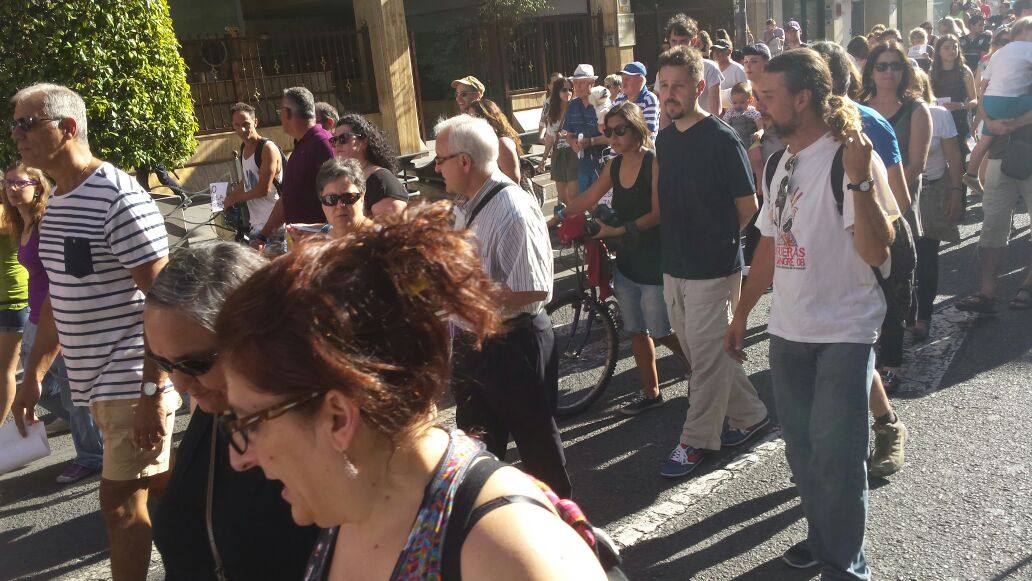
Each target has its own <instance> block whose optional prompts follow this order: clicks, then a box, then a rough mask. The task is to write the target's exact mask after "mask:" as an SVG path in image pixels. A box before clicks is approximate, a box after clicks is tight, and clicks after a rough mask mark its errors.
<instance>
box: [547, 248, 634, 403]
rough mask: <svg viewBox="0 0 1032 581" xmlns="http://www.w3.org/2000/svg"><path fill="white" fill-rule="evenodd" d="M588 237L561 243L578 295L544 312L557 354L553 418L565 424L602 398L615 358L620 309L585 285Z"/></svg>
mask: <svg viewBox="0 0 1032 581" xmlns="http://www.w3.org/2000/svg"><path fill="white" fill-rule="evenodd" d="M590 237H591V235H590V234H589V233H588V232H583V233H579V234H578V235H577V236H575V237H574V238H573V239H572V240H570V241H569V242H568V243H564V244H566V245H567V246H571V247H572V249H573V270H574V277H575V279H576V281H577V290H575V291H571V292H568V293H565V294H563V295H562V296H560V297H557V298H555V299H554V300H552V302H550V303H548V305H546V306H545V311H546V312H547V313H548V316H549V318H550V319H551V321H552V330H553V332H554V333H555V341H556V344H557V346H558V350H559V397H558V405H557V410H556V416H557V417H559V418H563V419H565V418H570V417H573V416H575V415H577V414H580V413H581V412H583V411H585V410H587V409H588V408H589V407H591V405H592V404H594V403H595V402H596V401H598V400H599V398H601V397H602V395H603V394H604V393H605V390H606V388H608V387H609V382H610V380H612V378H613V372H614V371H615V370H616V361H617V359H618V353H619V335H618V328H617V323H616V321H617V320H619V307H618V305H617V303H616V301H615V300H614V299H612V298H611V297H609V298H606V299H602V298H600V293H599V287H597V286H594V285H592V284H591V283H590V281H589V274H588V267H587V266H586V265H585V262H586V261H585V257H586V254H587V252H588V251H587V249H586V246H585V243H586V242H589V240H588V239H589V238H590ZM605 258H606V257H603V260H605Z"/></svg>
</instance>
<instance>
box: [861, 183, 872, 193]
mask: <svg viewBox="0 0 1032 581" xmlns="http://www.w3.org/2000/svg"><path fill="white" fill-rule="evenodd" d="M860 191H861V192H869V191H871V182H869V181H866V182H860Z"/></svg>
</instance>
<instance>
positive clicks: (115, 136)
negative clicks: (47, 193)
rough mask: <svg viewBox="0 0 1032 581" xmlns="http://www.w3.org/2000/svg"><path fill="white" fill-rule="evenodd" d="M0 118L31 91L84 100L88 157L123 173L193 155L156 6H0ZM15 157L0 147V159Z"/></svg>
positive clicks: (182, 93) (30, 1) (181, 79)
mask: <svg viewBox="0 0 1032 581" xmlns="http://www.w3.org/2000/svg"><path fill="white" fill-rule="evenodd" d="M0 39H2V40H0V115H2V116H3V119H10V118H11V117H12V113H13V108H12V106H11V103H10V98H11V96H13V95H14V93H15V92H17V91H18V89H20V88H23V87H25V86H28V85H31V84H33V83H37V82H51V83H58V84H62V85H67V86H68V87H71V88H72V89H74V90H76V91H78V92H79V93H80V94H81V95H82V96H83V99H84V100H85V101H86V109H87V116H88V120H89V136H90V144H91V146H92V148H93V152H94V155H97V156H98V157H100V158H103V159H106V160H108V161H111V162H112V163H115V164H117V165H119V166H120V167H124V168H137V167H148V166H151V165H153V164H155V163H164V164H167V165H169V166H173V167H174V166H177V165H182V163H183V162H185V161H186V160H187V158H189V157H190V155H192V154H193V151H194V149H195V148H196V147H197V141H196V139H194V134H195V133H196V132H197V120H196V119H195V118H194V112H193V104H192V102H191V99H190V87H189V85H188V84H187V82H186V72H185V66H184V64H183V59H182V57H180V55H179V51H178V46H179V44H178V41H177V40H176V36H175V33H174V32H173V30H172V19H171V18H170V16H169V11H168V3H167V2H166V0H2V1H0ZM15 156H17V150H16V149H15V148H14V144H13V143H12V142H11V139H10V138H6V139H0V159H12V158H13V157H15Z"/></svg>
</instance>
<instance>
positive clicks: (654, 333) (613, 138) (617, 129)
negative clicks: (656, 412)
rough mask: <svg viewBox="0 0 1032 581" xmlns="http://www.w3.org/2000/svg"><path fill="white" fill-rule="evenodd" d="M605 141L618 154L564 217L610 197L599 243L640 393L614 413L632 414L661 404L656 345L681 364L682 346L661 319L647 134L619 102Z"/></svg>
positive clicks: (629, 105) (655, 203) (635, 110)
mask: <svg viewBox="0 0 1032 581" xmlns="http://www.w3.org/2000/svg"><path fill="white" fill-rule="evenodd" d="M604 125H605V136H606V137H608V138H609V140H610V141H609V143H610V145H611V147H612V148H613V152H614V153H616V154H617V155H616V157H614V158H613V159H611V160H610V161H609V162H608V163H607V164H606V167H605V169H604V170H602V172H601V173H600V174H599V176H598V181H597V182H595V183H594V184H593V185H592V186H591V187H590V188H588V189H587V190H586V191H585V192H584V193H583V194H581V195H579V196H577V197H576V198H573V199H571V200H570V202H569V203H568V205H567V207H566V209H565V214H566V215H567V216H575V215H576V214H578V213H581V212H586V211H590V210H592V209H593V208H594V207H595V204H598V203H599V202H600V201H601V200H602V197H603V196H604V195H605V194H606V192H608V191H609V190H612V191H613V201H612V207H613V210H614V211H615V212H616V215H617V218H618V220H619V221H620V222H621V225H620V226H615V227H614V226H609V225H606V224H604V223H603V224H600V227H601V230H599V233H598V237H599V238H606V239H607V240H608V241H609V244H611V245H612V246H613V248H614V251H615V253H616V268H614V269H613V290H614V294H615V295H616V301H617V303H619V305H620V315H621V317H622V318H623V323H624V324H623V327H624V330H625V331H627V332H628V333H629V334H630V335H631V351H632V352H633V353H634V363H635V365H637V367H638V373H639V375H640V377H641V388H642V393H641V394H640V395H639V396H638V397H636V398H635V399H634V400H632V401H631V403H629V404H628V405H626V406H624V407H623V408H621V409H620V413H622V414H624V415H628V416H633V415H637V414H639V413H641V412H644V411H646V410H648V409H651V408H653V407H656V406H658V405H660V404H662V403H663V394H661V393H660V391H659V376H658V373H657V371H656V343H659V344H660V345H665V346H666V347H667V348H668V349H670V350H671V351H673V352H674V354H675V355H676V356H677V357H678V358H679V359H680V360H681V361H682V362H684V363H685V366H686V367H688V366H689V365H688V360H687V358H686V357H685V356H684V352H683V351H682V349H681V344H680V343H679V342H678V340H677V336H676V335H675V334H674V331H673V329H672V328H671V326H670V321H669V319H668V317H667V309H666V302H665V300H664V299H663V270H662V265H661V264H660V240H659V191H658V190H657V188H656V183H657V182H656V181H655V180H653V176H654V175H655V173H656V171H657V170H658V166H657V165H656V153H655V151H654V150H653V149H652V147H653V145H652V137H651V135H652V132H651V131H649V128H648V125H647V124H646V123H645V117H644V115H643V114H642V111H641V108H640V107H638V105H636V104H635V103H633V102H630V101H624V102H622V103H618V104H617V105H616V106H614V107H613V108H612V109H610V110H609V112H608V113H606V116H605V121H604Z"/></svg>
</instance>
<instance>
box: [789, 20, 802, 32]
mask: <svg viewBox="0 0 1032 581" xmlns="http://www.w3.org/2000/svg"><path fill="white" fill-rule="evenodd" d="M788 28H794V29H796V30H797V31H798V30H802V27H801V26H799V23H798V22H796V21H795V20H789V21H788Z"/></svg>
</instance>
